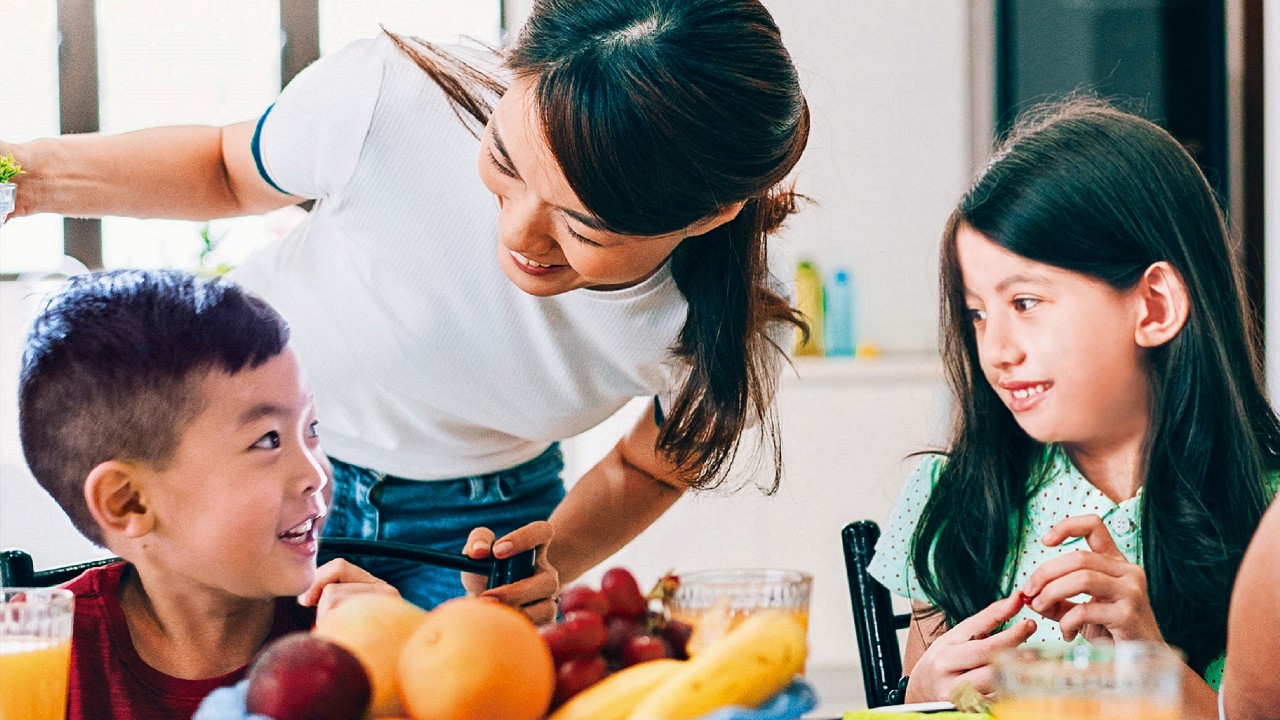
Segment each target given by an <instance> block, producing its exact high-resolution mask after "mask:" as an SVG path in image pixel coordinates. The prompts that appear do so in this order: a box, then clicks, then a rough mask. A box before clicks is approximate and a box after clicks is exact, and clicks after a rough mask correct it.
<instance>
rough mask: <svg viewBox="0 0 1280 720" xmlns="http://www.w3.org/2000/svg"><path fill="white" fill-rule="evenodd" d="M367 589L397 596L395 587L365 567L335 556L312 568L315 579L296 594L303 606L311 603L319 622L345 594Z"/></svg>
mask: <svg viewBox="0 0 1280 720" xmlns="http://www.w3.org/2000/svg"><path fill="white" fill-rule="evenodd" d="M368 592H374V593H382V594H383V595H391V596H394V597H400V592H399V591H398V590H396V589H395V588H394V587H392V586H391V585H389V584H387V583H386V582H384V581H382V580H380V579H378V578H377V577H375V576H374V575H372V574H370V573H369V571H368V570H365V569H364V568H362V567H358V566H356V565H352V564H351V563H349V562H347V561H346V560H343V559H342V558H337V559H336V560H330V561H329V562H327V563H325V564H324V565H321V566H320V568H319V569H317V570H316V581H315V582H313V583H311V587H310V588H308V589H307V591H306V592H304V593H302V594H301V595H299V596H298V603H299V604H301V605H305V606H311V605H314V606H315V608H316V622H319V621H320V620H321V619H323V618H324V616H325V614H326V613H328V612H329V611H330V610H332V609H333V608H334V606H336V605H337V604H338V603H340V602H342V601H343V600H345V599H346V598H349V597H351V596H352V595H357V594H360V593H368Z"/></svg>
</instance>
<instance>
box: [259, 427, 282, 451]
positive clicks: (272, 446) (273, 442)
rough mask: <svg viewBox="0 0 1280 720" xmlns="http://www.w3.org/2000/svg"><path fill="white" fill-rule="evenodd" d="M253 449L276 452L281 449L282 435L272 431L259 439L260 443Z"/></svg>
mask: <svg viewBox="0 0 1280 720" xmlns="http://www.w3.org/2000/svg"><path fill="white" fill-rule="evenodd" d="M253 447H255V448H258V449H259V450H276V449H278V448H279V447H280V433H278V432H276V431H275V430H272V431H271V432H269V433H267V434H266V435H263V436H262V437H260V438H258V442H256V443H254V444H253Z"/></svg>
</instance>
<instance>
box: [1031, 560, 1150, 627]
mask: <svg viewBox="0 0 1280 720" xmlns="http://www.w3.org/2000/svg"><path fill="white" fill-rule="evenodd" d="M1129 589H1130V588H1129V585H1128V584H1127V583H1125V582H1124V580H1122V579H1121V578H1117V577H1115V576H1113V575H1109V574H1107V573H1104V572H1100V571H1098V570H1076V571H1075V572H1071V573H1067V574H1066V575H1063V576H1062V577H1059V578H1055V579H1053V580H1051V581H1049V583H1048V584H1047V585H1045V586H1044V588H1043V589H1041V590H1040V592H1039V593H1037V594H1036V596H1035V597H1034V598H1032V599H1031V603H1030V605H1031V609H1032V610H1035V611H1036V612H1038V613H1040V614H1041V615H1043V616H1044V617H1047V618H1049V619H1050V620H1057V619H1058V618H1057V617H1054V614H1053V612H1054V610H1055V608H1059V607H1060V606H1062V605H1063V604H1065V603H1066V602H1067V601H1068V600H1070V599H1071V598H1073V597H1075V596H1077V595H1088V596H1090V597H1092V598H1093V599H1094V600H1095V601H1100V602H1108V601H1111V600H1118V599H1120V598H1122V597H1126V596H1128V594H1129Z"/></svg>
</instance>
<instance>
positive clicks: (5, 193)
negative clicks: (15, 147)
mask: <svg viewBox="0 0 1280 720" xmlns="http://www.w3.org/2000/svg"><path fill="white" fill-rule="evenodd" d="M21 173H22V166H21V165H19V164H18V163H17V162H16V161H15V160H14V159H13V155H0V225H3V224H4V219H5V218H6V217H8V215H9V213H11V212H13V204H14V197H15V195H16V193H17V191H18V186H17V185H14V184H13V183H12V182H11V181H12V180H13V178H14V177H16V176H18V175H19V174H21Z"/></svg>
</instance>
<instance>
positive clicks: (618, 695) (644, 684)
mask: <svg viewBox="0 0 1280 720" xmlns="http://www.w3.org/2000/svg"><path fill="white" fill-rule="evenodd" d="M683 665H684V662H683V661H681V660H670V659H662V660H650V661H648V662H642V663H640V664H639V665H632V666H631V667H629V668H626V669H625V670H619V671H618V672H616V673H614V674H612V675H610V676H609V677H607V678H605V679H604V680H601V681H600V682H598V683H596V684H595V685H592V686H591V687H589V688H587V689H586V690H583V691H582V692H580V693H578V694H577V695H575V696H573V698H571V699H570V700H569V702H567V703H565V704H564V705H561V706H560V709H559V710H556V711H555V712H554V713H552V714H551V717H549V718H547V720H627V715H629V714H631V710H632V708H634V707H635V706H636V704H637V703H639V702H640V701H641V700H642V699H643V698H644V697H645V696H646V695H648V694H649V692H650V691H651V690H653V689H654V688H655V687H657V685H658V683H660V682H662V681H663V680H665V679H667V677H668V676H670V675H671V673H673V672H675V671H676V670H678V669H679V668H680V667H682V666H683Z"/></svg>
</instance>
